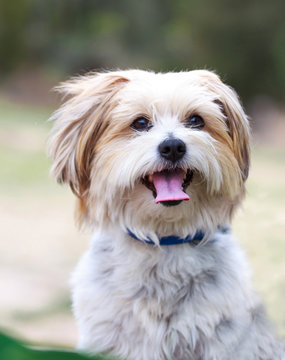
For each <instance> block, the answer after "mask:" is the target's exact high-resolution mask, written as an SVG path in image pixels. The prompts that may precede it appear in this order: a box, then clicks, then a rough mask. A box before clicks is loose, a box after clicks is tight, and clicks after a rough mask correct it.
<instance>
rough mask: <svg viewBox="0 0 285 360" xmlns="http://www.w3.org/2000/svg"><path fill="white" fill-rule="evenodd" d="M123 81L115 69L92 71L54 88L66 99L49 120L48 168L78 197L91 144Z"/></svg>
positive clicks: (83, 188) (90, 157)
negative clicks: (112, 70) (50, 160)
mask: <svg viewBox="0 0 285 360" xmlns="http://www.w3.org/2000/svg"><path fill="white" fill-rule="evenodd" d="M127 81H128V79H126V78H125V77H124V76H122V75H121V74H120V73H118V72H111V73H101V74H100V73H93V74H90V75H87V76H82V77H78V78H75V79H72V80H70V81H68V82H66V83H63V84H61V85H60V86H59V87H57V88H56V90H57V91H58V92H60V93H62V94H64V95H65V96H69V97H70V98H69V100H67V101H66V102H65V103H64V104H63V105H62V106H61V107H60V108H59V109H58V110H57V111H56V112H55V113H54V114H53V115H52V117H51V119H50V120H55V123H54V126H53V128H52V130H51V134H50V138H49V142H48V153H49V155H50V157H51V159H52V162H53V163H52V168H51V171H52V172H53V173H54V175H55V177H56V179H57V181H58V182H66V183H69V185H70V187H71V189H72V191H73V192H74V193H75V194H76V195H77V196H78V197H79V198H81V199H82V198H83V197H84V195H86V192H87V191H88V188H89V185H90V168H91V163H92V160H93V157H94V153H95V143H96V141H97V140H98V139H99V137H100V136H101V135H102V133H103V132H104V131H105V130H106V129H107V127H108V124H109V118H108V115H109V113H110V111H111V110H112V109H113V107H114V105H115V102H114V101H113V98H114V95H115V94H116V93H117V92H118V91H119V89H120V88H121V87H122V85H123V84H124V83H125V82H127Z"/></svg>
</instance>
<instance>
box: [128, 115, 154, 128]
mask: <svg viewBox="0 0 285 360" xmlns="http://www.w3.org/2000/svg"><path fill="white" fill-rule="evenodd" d="M131 128H132V129H134V130H137V131H148V130H149V129H150V128H151V123H150V121H149V120H148V119H147V118H145V117H139V118H137V119H136V120H134V121H133V122H132V125H131Z"/></svg>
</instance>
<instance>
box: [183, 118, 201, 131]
mask: <svg viewBox="0 0 285 360" xmlns="http://www.w3.org/2000/svg"><path fill="white" fill-rule="evenodd" d="M186 126H187V127H190V128H191V129H198V130H199V129H202V128H203V127H204V126H205V122H204V120H203V118H202V117H201V116H199V115H192V116H190V117H189V118H188V119H187V123H186Z"/></svg>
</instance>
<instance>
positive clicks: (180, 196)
mask: <svg viewBox="0 0 285 360" xmlns="http://www.w3.org/2000/svg"><path fill="white" fill-rule="evenodd" d="M184 174H185V173H184V171H183V170H181V169H177V170H174V171H161V172H156V173H154V174H153V184H154V187H155V190H156V194H157V196H156V199H155V202H156V204H157V203H159V202H160V201H175V200H189V199H190V198H189V196H188V195H187V194H185V192H184V191H183V190H182V182H183V177H184Z"/></svg>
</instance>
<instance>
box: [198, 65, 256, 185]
mask: <svg viewBox="0 0 285 360" xmlns="http://www.w3.org/2000/svg"><path fill="white" fill-rule="evenodd" d="M197 73H199V75H200V76H202V78H204V79H205V84H206V86H207V87H208V88H209V89H210V90H211V91H213V92H214V93H216V94H217V95H218V96H217V103H218V104H219V105H220V106H221V108H222V110H223V113H224V115H225V117H226V121H227V126H228V132H229V135H230V138H231V141H232V150H233V152H234V154H235V157H236V159H237V161H238V164H239V167H240V169H241V174H242V178H243V180H244V181H245V180H246V179H247V177H248V172H249V166H250V137H251V136H250V126H249V121H248V118H247V116H246V114H245V112H244V110H243V108H242V105H241V103H240V101H239V97H238V95H237V93H236V92H235V91H234V90H233V89H232V88H231V87H229V86H228V85H225V84H224V83H223V82H222V81H221V80H220V78H219V77H218V76H217V75H216V74H215V73H213V72H210V71H204V70H200V71H197Z"/></svg>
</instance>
